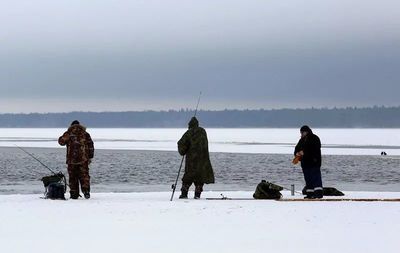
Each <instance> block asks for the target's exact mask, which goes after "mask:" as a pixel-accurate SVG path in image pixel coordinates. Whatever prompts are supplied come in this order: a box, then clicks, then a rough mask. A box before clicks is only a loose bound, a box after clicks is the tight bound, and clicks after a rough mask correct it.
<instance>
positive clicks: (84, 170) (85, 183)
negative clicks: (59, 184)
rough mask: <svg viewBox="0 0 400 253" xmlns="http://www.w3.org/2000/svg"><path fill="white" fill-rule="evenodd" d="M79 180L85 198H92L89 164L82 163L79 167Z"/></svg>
mask: <svg viewBox="0 0 400 253" xmlns="http://www.w3.org/2000/svg"><path fill="white" fill-rule="evenodd" d="M79 182H80V184H81V190H82V192H83V194H84V196H85V198H86V199H88V198H90V175H89V166H88V164H82V165H81V166H80V167H79Z"/></svg>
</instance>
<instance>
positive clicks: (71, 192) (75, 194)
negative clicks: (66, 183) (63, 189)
mask: <svg viewBox="0 0 400 253" xmlns="http://www.w3.org/2000/svg"><path fill="white" fill-rule="evenodd" d="M69 194H70V195H71V199H78V198H79V193H78V192H75V191H70V192H69Z"/></svg>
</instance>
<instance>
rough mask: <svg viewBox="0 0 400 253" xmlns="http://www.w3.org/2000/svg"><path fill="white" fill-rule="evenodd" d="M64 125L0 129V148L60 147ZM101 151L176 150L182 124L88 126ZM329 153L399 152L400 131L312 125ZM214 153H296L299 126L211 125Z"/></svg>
mask: <svg viewBox="0 0 400 253" xmlns="http://www.w3.org/2000/svg"><path fill="white" fill-rule="evenodd" d="M64 131H65V129H57V128H50V129H40V128H23V129H21V128H20V129H15V128H2V129H0V146H3V147H12V146H14V145H15V144H17V145H19V146H23V147H50V148H54V147H60V146H59V145H58V143H57V139H58V137H59V136H60V135H61V134H62V133H63V132H64ZM88 131H89V132H90V134H91V135H92V137H93V139H94V141H95V145H96V148H98V149H126V150H162V151H176V142H177V140H178V139H179V138H180V137H181V136H182V134H183V133H184V132H185V131H186V129H183V128H177V129H168V128H161V129H157V128H146V129H144V128H131V129H127V128H125V129H124V128H121V129H120V128H118V129H101V128H94V129H90V128H89V129H88ZM314 131H315V133H316V134H318V135H319V136H320V138H321V140H322V144H323V149H322V152H323V154H325V155H379V154H380V153H381V151H386V152H387V153H388V154H389V155H400V144H399V143H400V129H314ZM207 132H208V139H209V142H210V151H211V152H231V153H269V154H292V152H293V148H294V145H295V144H296V143H297V141H298V139H299V130H298V129H278V128H256V129H254V128H253V129H251V128H249V129H236V128H235V129H232V128H230V129H229V128H209V129H207Z"/></svg>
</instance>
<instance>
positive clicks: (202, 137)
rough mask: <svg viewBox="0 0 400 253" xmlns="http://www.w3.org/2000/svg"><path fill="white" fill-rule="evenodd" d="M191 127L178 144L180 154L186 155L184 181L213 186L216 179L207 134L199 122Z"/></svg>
mask: <svg viewBox="0 0 400 253" xmlns="http://www.w3.org/2000/svg"><path fill="white" fill-rule="evenodd" d="M189 127H190V128H189V130H188V131H186V133H185V134H184V135H183V136H182V138H181V139H180V140H179V142H178V151H179V154H180V155H182V156H183V155H186V163H185V174H184V176H183V179H182V181H183V182H187V183H193V182H196V183H205V184H212V183H214V182H215V179H214V171H213V168H212V166H211V162H210V155H209V152H208V139H207V133H206V131H205V130H204V129H203V128H201V127H199V126H198V122H191V123H190V125H189Z"/></svg>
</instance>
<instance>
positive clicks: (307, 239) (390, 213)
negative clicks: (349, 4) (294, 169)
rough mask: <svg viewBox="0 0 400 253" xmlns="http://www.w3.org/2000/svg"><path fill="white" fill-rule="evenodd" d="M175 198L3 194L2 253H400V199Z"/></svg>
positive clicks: (383, 195)
mask: <svg viewBox="0 0 400 253" xmlns="http://www.w3.org/2000/svg"><path fill="white" fill-rule="evenodd" d="M219 194H220V192H218V193H217V192H205V193H204V194H203V195H204V197H219ZM224 194H225V195H226V196H229V197H250V196H251V194H252V193H250V192H224ZM287 194H288V193H286V195H287ZM169 196H170V193H167V192H164V193H125V194H121V193H118V194H116V193H115V194H114V193H102V194H96V193H94V194H93V196H92V199H90V200H83V199H81V200H77V201H73V200H68V201H51V200H43V199H40V198H39V197H40V196H39V195H0V252H7V253H8V252H30V253H36V252H68V253H70V252H74V253H77V252H96V253H100V252H114V253H117V252H138V253H145V252H171V253H177V252H199V253H200V252H201V253H204V252H216V253H222V252H227V253H228V252H229V253H234V252H241V253H242V252H296V253H300V252H305V253H310V252H324V253H327V252H332V253H333V252H342V253H346V252H349V253H350V252H351V253H357V252H360V253H361V252H362V253H366V252H385V253H391V252H393V253H394V252H396V253H397V252H399V247H400V246H399V243H398V239H399V236H398V231H400V203H399V202H276V201H269V200H268V201H262V200H260V201H256V200H248V201H246V200H244V201H210V200H204V199H202V200H193V199H189V200H185V201H183V200H175V201H174V202H170V201H169ZM347 197H357V198H370V197H379V198H400V193H371V192H368V193H366V192H365V193H361V192H358V193H355V192H352V193H348V195H347ZM46 249H50V250H46Z"/></svg>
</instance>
